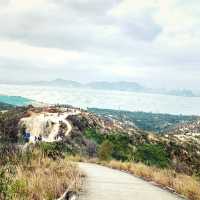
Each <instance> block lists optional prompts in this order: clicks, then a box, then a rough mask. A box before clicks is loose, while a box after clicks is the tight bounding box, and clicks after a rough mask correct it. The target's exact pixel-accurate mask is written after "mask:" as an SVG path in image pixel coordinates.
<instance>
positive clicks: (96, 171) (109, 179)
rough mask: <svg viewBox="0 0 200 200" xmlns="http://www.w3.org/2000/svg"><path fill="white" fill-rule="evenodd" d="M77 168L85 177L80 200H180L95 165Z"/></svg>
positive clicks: (115, 171) (141, 181)
mask: <svg viewBox="0 0 200 200" xmlns="http://www.w3.org/2000/svg"><path fill="white" fill-rule="evenodd" d="M79 166H80V169H81V170H82V171H83V172H84V173H85V174H86V176H87V178H86V182H85V189H84V191H83V193H82V194H81V195H80V198H79V199H80V200H181V198H179V197H177V196H176V195H174V194H171V193H170V192H168V191H165V190H163V189H160V188H158V187H156V186H153V185H152V184H151V183H148V182H146V181H143V180H141V179H139V178H136V177H134V176H132V175H129V174H127V173H124V172H120V171H118V170H113V169H109V168H107V167H103V166H99V165H95V164H88V163H80V164H79Z"/></svg>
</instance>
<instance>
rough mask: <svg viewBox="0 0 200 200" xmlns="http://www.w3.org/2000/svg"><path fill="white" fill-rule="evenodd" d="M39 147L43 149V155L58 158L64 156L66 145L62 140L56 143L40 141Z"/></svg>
mask: <svg viewBox="0 0 200 200" xmlns="http://www.w3.org/2000/svg"><path fill="white" fill-rule="evenodd" d="M38 148H39V149H41V151H42V153H43V155H44V156H45V157H46V156H47V157H49V158H53V159H57V158H62V157H63V156H64V155H63V154H64V152H65V150H66V151H67V149H66V146H65V145H64V144H63V143H60V142H54V143H44V142H42V143H40V144H38Z"/></svg>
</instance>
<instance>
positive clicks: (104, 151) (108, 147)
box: [98, 140, 113, 161]
mask: <svg viewBox="0 0 200 200" xmlns="http://www.w3.org/2000/svg"><path fill="white" fill-rule="evenodd" d="M112 151H113V146H112V144H111V143H110V142H109V141H108V140H105V141H104V142H103V143H102V144H101V145H100V147H99V150H98V157H99V158H100V160H105V161H108V160H110V159H111V157H112Z"/></svg>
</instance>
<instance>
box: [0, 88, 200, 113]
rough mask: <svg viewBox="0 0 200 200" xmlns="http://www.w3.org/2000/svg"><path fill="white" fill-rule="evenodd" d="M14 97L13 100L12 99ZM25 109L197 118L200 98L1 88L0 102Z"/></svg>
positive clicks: (84, 90)
mask: <svg viewBox="0 0 200 200" xmlns="http://www.w3.org/2000/svg"><path fill="white" fill-rule="evenodd" d="M13 96H15V97H14V98H13ZM1 101H2V102H5V103H11V104H14V105H27V104H31V103H33V102H40V103H48V104H69V105H72V106H76V107H80V108H84V109H86V108H88V107H90V108H91V107H92V108H104V109H116V110H127V111H144V112H153V113H169V114H182V115H200V97H181V96H171V95H161V94H147V93H137V92H126V91H109V90H98V89H86V88H72V87H69V88H65V87H51V86H41V87H40V86H31V85H6V84H0V102H1Z"/></svg>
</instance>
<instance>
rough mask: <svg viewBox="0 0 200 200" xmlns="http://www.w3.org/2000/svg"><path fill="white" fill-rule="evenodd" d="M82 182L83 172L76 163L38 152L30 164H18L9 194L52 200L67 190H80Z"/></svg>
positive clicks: (20, 199) (15, 196)
mask: <svg viewBox="0 0 200 200" xmlns="http://www.w3.org/2000/svg"><path fill="white" fill-rule="evenodd" d="M80 184H81V174H80V173H79V170H78V167H77V166H76V165H75V164H72V163H71V162H70V161H69V160H68V159H57V160H52V159H50V158H48V157H44V156H42V154H40V153H38V154H35V155H34V156H33V158H32V159H31V160H30V162H29V163H28V165H26V164H25V163H20V164H18V165H17V166H16V174H15V176H14V178H13V180H12V184H11V186H10V189H9V192H10V194H9V195H11V196H12V198H11V199H15V200H23V199H24V200H27V199H32V200H52V199H56V198H59V197H60V196H62V194H63V193H64V192H65V191H66V190H70V191H77V190H79V189H80Z"/></svg>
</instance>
